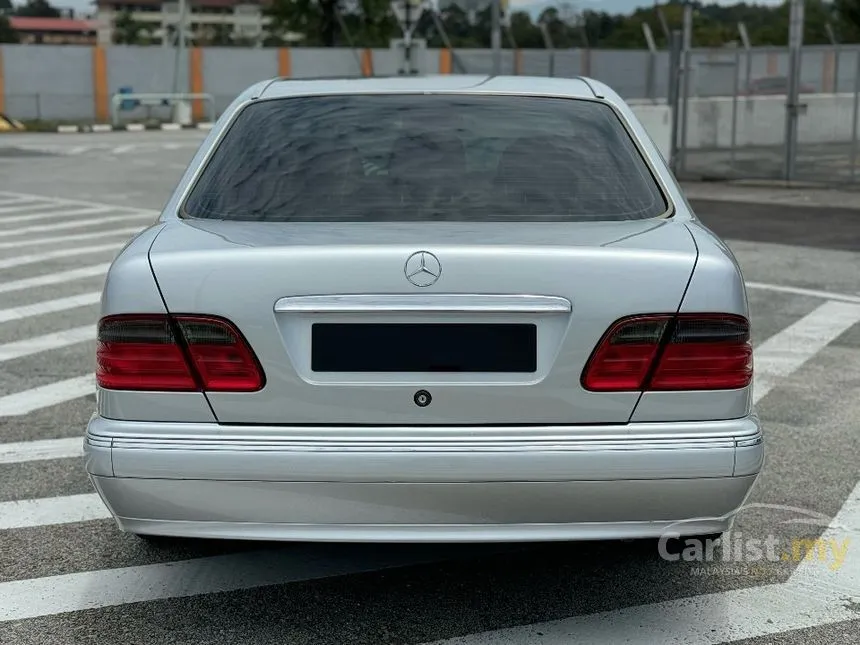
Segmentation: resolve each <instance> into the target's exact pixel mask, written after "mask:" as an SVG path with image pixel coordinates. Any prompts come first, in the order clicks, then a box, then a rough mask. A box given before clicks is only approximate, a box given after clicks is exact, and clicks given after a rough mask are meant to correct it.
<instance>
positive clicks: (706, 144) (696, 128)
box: [686, 93, 855, 150]
mask: <svg viewBox="0 0 860 645" xmlns="http://www.w3.org/2000/svg"><path fill="white" fill-rule="evenodd" d="M854 101H855V97H854V94H853V93H852V94H807V95H803V96H801V97H800V103H801V104H805V105H806V111H805V113H803V114H801V116H800V117H799V119H798V127H797V130H798V142H799V143H801V144H818V143H825V144H826V143H848V142H850V141H851V136H852V133H851V130H852V120H853V117H854ZM733 110H734V111H735V123H736V125H735V129H734V130H735V144H734V145H735V146H736V147H738V148H745V147H759V146H778V145H782V144H783V142H784V141H785V115H786V111H785V97H784V96H755V97H740V98H738V99H737V100H736V101H735V100H733V99H732V98H730V97H711V98H696V99H690V101H689V109H688V119H687V141H686V148H687V149H688V150H715V149H725V148H730V147H731V146H732V111H733Z"/></svg>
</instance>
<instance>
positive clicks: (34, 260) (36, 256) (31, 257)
mask: <svg viewBox="0 0 860 645" xmlns="http://www.w3.org/2000/svg"><path fill="white" fill-rule="evenodd" d="M123 244H124V243H117V242H111V243H110V244H96V245H94V246H78V247H75V248H71V249H56V250H54V251H45V252H44V253H31V254H28V255H14V256H12V257H11V258H6V259H5V260H0V269H9V268H12V267H19V266H23V265H25V264H38V263H40V262H44V261H45V260H56V259H59V258H69V257H74V256H75V255H86V254H88V253H100V252H102V251H115V250H119V249H121V248H122V246H123Z"/></svg>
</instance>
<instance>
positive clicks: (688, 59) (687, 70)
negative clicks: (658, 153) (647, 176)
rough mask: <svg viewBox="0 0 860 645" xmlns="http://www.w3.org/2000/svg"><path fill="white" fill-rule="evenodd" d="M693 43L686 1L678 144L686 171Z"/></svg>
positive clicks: (689, 7) (680, 164) (689, 14)
mask: <svg viewBox="0 0 860 645" xmlns="http://www.w3.org/2000/svg"><path fill="white" fill-rule="evenodd" d="M692 45H693V5H692V4H690V3H689V2H685V3H684V23H683V30H682V32H681V58H682V65H683V71H682V76H681V90H682V92H681V114H680V119H681V141H680V143H679V146H678V161H679V164H678V169H679V170H680V171H682V172H683V171H684V170H685V169H686V167H687V120H688V118H689V104H690V87H691V85H692V78H691V76H692V71H693V70H692V52H691V51H690V50H691V49H692Z"/></svg>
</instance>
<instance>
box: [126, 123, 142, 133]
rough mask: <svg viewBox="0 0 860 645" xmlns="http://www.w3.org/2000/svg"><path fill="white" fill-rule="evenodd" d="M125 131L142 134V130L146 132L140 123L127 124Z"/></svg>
mask: <svg viewBox="0 0 860 645" xmlns="http://www.w3.org/2000/svg"><path fill="white" fill-rule="evenodd" d="M125 129H126V130H128V131H129V132H143V131H144V130H146V126H144V125H143V124H142V123H129V124H128V125H127V126H125Z"/></svg>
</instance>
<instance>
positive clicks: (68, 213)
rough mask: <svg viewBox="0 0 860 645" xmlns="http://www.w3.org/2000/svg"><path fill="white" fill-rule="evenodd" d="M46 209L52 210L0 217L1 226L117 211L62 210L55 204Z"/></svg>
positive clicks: (101, 209)
mask: <svg viewBox="0 0 860 645" xmlns="http://www.w3.org/2000/svg"><path fill="white" fill-rule="evenodd" d="M45 208H50V209H51V210H49V211H48V212H46V213H30V214H28V215H15V216H13V217H0V224H9V223H10V222H13V223H14V222H32V221H33V220H39V219H58V218H64V217H78V216H80V215H98V214H99V213H108V212H112V211H114V210H115V209H110V208H106V207H103V208H95V207H92V206H87V207H84V208H72V209H65V208H63V209H61V208H59V207H57V206H56V205H54V204H48V205H47V206H45Z"/></svg>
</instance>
